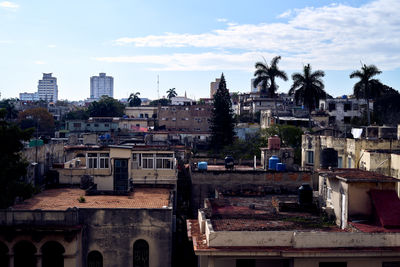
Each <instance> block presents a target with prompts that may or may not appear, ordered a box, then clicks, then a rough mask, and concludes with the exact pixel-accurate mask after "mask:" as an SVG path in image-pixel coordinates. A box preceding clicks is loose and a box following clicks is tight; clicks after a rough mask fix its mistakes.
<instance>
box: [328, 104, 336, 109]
mask: <svg viewBox="0 0 400 267" xmlns="http://www.w3.org/2000/svg"><path fill="white" fill-rule="evenodd" d="M328 109H329V111H332V110H336V104H335V103H329V105H328Z"/></svg>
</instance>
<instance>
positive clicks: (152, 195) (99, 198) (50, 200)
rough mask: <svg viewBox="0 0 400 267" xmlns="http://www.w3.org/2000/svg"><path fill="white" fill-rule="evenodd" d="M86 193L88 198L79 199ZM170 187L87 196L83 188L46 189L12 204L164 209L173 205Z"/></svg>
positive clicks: (31, 207)
mask: <svg viewBox="0 0 400 267" xmlns="http://www.w3.org/2000/svg"><path fill="white" fill-rule="evenodd" d="M81 196H83V197H84V198H85V202H82V203H81V202H79V201H78V199H79V198H80V197H81ZM169 200H170V190H169V189H166V188H135V190H134V192H132V193H131V194H130V195H128V196H117V195H115V196H113V195H96V196H86V195H85V190H82V189H79V188H59V189H49V190H45V191H43V192H41V193H39V194H37V195H35V196H33V197H32V198H30V199H27V200H25V201H24V202H23V203H19V204H16V205H14V206H12V209H14V210H36V209H41V210H67V209H68V208H73V207H77V208H80V209H160V208H163V207H168V206H169Z"/></svg>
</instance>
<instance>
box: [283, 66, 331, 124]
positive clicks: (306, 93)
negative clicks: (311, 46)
mask: <svg viewBox="0 0 400 267" xmlns="http://www.w3.org/2000/svg"><path fill="white" fill-rule="evenodd" d="M324 76H325V73H324V72H323V71H322V70H317V71H314V72H312V70H311V66H310V64H307V65H305V66H304V69H303V73H294V74H293V75H292V79H293V85H292V87H291V88H290V90H289V95H291V96H292V95H294V99H295V101H296V104H299V103H302V104H303V105H304V106H305V107H307V109H308V118H309V128H311V111H312V110H314V109H315V108H316V107H318V105H319V100H320V99H323V98H325V97H326V93H325V91H324V87H325V86H324V82H323V81H322V77H324Z"/></svg>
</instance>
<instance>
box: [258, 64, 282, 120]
mask: <svg viewBox="0 0 400 267" xmlns="http://www.w3.org/2000/svg"><path fill="white" fill-rule="evenodd" d="M280 59H281V57H280V56H276V57H274V58H273V59H272V60H271V63H270V65H269V66H268V63H266V62H265V60H264V62H257V63H256V65H255V67H256V71H255V72H254V76H256V77H257V78H256V79H254V82H253V86H254V87H257V86H259V85H260V86H261V93H263V94H265V93H268V95H269V97H271V98H274V104H275V112H276V116H277V120H278V121H279V114H278V108H277V104H276V98H277V94H276V91H277V90H278V85H277V84H276V82H275V78H281V79H282V80H284V81H287V79H288V78H287V75H286V72H284V71H282V70H280V69H279V68H278V62H279V60H280Z"/></svg>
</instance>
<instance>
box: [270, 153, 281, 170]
mask: <svg viewBox="0 0 400 267" xmlns="http://www.w3.org/2000/svg"><path fill="white" fill-rule="evenodd" d="M277 163H279V158H278V157H277V156H272V157H270V158H269V160H268V169H270V170H276V164H277Z"/></svg>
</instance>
